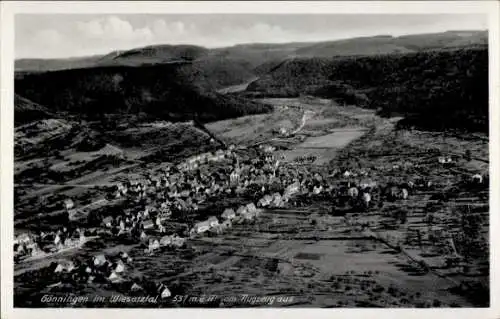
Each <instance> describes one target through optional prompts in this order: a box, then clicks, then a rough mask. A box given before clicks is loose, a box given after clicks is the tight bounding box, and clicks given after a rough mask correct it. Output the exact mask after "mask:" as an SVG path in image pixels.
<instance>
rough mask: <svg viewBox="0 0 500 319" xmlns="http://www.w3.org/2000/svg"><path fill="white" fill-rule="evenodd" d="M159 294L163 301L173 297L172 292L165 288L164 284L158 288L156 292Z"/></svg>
mask: <svg viewBox="0 0 500 319" xmlns="http://www.w3.org/2000/svg"><path fill="white" fill-rule="evenodd" d="M156 291H157V292H158V294H159V295H160V297H161V298H162V299H164V298H168V297H171V296H172V293H171V292H170V290H169V289H168V288H167V286H165V285H164V284H160V285H158V288H157V290H156Z"/></svg>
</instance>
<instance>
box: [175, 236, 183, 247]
mask: <svg viewBox="0 0 500 319" xmlns="http://www.w3.org/2000/svg"><path fill="white" fill-rule="evenodd" d="M185 243H186V239H185V238H182V237H179V236H174V237H172V245H173V246H175V247H182V246H184V244H185Z"/></svg>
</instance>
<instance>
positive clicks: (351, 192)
mask: <svg viewBox="0 0 500 319" xmlns="http://www.w3.org/2000/svg"><path fill="white" fill-rule="evenodd" d="M347 195H348V196H349V197H351V198H356V197H358V195H359V191H358V189H357V188H356V187H351V188H349V189H348V190H347Z"/></svg>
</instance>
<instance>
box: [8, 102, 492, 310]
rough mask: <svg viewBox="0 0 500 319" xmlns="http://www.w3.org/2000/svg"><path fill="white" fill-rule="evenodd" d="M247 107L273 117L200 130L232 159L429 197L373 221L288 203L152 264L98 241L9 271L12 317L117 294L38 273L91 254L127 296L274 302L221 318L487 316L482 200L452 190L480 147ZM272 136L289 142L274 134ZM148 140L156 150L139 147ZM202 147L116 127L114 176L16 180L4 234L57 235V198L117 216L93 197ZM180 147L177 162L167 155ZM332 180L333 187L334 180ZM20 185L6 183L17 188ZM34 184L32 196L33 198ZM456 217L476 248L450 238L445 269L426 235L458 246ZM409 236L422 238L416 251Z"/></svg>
mask: <svg viewBox="0 0 500 319" xmlns="http://www.w3.org/2000/svg"><path fill="white" fill-rule="evenodd" d="M259 102H260V103H266V104H270V105H272V106H273V107H274V109H275V111H274V112H273V113H269V114H260V115H249V116H244V117H240V118H237V119H230V120H224V121H218V122H213V123H210V124H208V125H207V128H208V129H209V130H210V131H212V132H213V133H214V134H215V135H216V136H218V137H220V138H221V139H223V140H224V141H225V142H227V143H232V144H235V145H236V146H237V147H239V148H242V149H245V148H250V147H251V146H254V145H259V144H265V145H273V146H275V147H276V150H275V151H274V155H275V156H276V157H277V158H281V157H282V156H284V158H282V162H283V163H282V165H292V166H293V165H295V166H296V167H297V169H299V168H306V169H310V170H311V174H312V171H313V170H327V171H329V172H331V171H334V170H335V169H338V170H341V171H344V170H351V171H353V172H354V171H362V170H364V171H366V172H367V176H366V178H369V179H372V180H374V181H376V182H377V183H378V184H381V185H382V184H386V183H388V182H399V183H401V182H407V181H408V180H410V179H415V178H426V179H428V180H429V181H432V182H433V186H432V188H430V189H422V190H415V191H414V192H412V193H411V194H410V196H409V197H408V199H406V200H397V201H395V202H385V203H384V205H383V206H382V207H370V208H369V209H368V210H367V211H364V212H347V213H345V212H338V211H336V209H335V205H334V204H333V202H332V200H331V199H330V198H328V196H327V195H325V196H323V195H322V194H319V195H313V194H307V195H301V196H299V197H298V198H297V200H296V203H295V206H293V205H289V206H287V207H284V208H280V209H267V210H264V212H263V214H262V215H261V217H260V218H259V219H258V220H256V221H253V222H251V223H247V224H241V225H240V224H235V225H234V226H233V227H232V228H231V229H229V230H227V231H226V232H224V233H223V234H222V235H219V236H213V237H212V236H202V237H200V238H196V239H190V240H188V242H187V244H186V246H185V247H184V248H180V249H175V250H172V249H160V250H158V251H155V252H153V253H151V254H149V253H145V252H144V251H143V250H144V245H141V244H139V243H137V242H134V241H133V240H131V239H130V238H127V236H125V237H113V236H105V235H103V236H102V237H101V238H99V239H97V240H95V241H91V242H89V243H87V244H85V246H84V247H83V248H81V249H77V250H74V251H70V252H67V253H65V254H62V255H59V256H57V257H54V258H53V259H48V260H43V261H39V262H34V263H31V264H22V263H21V264H17V265H16V266H15V273H16V276H15V278H14V281H15V285H14V286H15V287H14V290H15V298H14V302H15V305H16V306H21V307H24V306H27V307H38V306H44V305H43V304H42V303H40V297H41V296H42V295H43V294H46V293H49V292H50V293H51V294H58V293H63V292H64V291H71V292H72V293H74V294H77V295H89V296H92V295H96V294H101V295H111V294H123V295H128V294H130V290H129V288H128V287H126V286H125V285H120V284H109V283H98V282H95V283H88V284H83V285H82V284H73V283H71V281H68V280H65V279H61V278H59V277H57V276H53V274H52V273H50V272H48V271H47V266H48V264H50V262H52V261H57V260H59V259H63V258H69V257H71V258H75V259H76V260H81V261H83V260H87V259H88V258H90V257H91V256H93V255H96V254H98V253H105V254H112V253H115V252H119V251H127V252H128V254H129V255H130V256H132V257H133V262H132V263H131V264H130V265H127V268H126V272H125V273H124V275H123V277H124V279H125V280H126V281H127V282H131V281H134V280H137V278H141V280H142V279H146V280H149V281H152V282H156V283H160V282H161V283H166V285H167V286H168V287H169V288H170V290H171V291H172V294H173V295H189V296H201V295H217V296H219V297H220V296H227V295H228V294H229V293H230V294H233V295H244V294H248V295H259V296H277V295H279V296H281V298H282V299H280V300H274V301H273V302H271V301H270V299H266V300H265V301H262V302H261V303H260V304H259V303H257V302H256V304H251V302H250V303H249V302H240V303H238V302H236V301H234V300H226V301H225V302H224V304H223V305H222V306H225V307H231V306H283V307H294V306H295V307H431V306H433V307H450V306H452V307H468V306H476V307H483V306H487V305H488V303H489V301H488V300H489V298H488V295H487V294H488V292H487V291H488V288H487V283H488V278H489V260H488V239H487V238H488V236H489V233H488V229H489V224H488V212H489V206H488V188H487V186H485V187H483V188H480V189H472V188H470V187H469V186H467V184H466V183H465V182H464V181H465V180H467V178H468V177H469V176H471V175H473V174H476V173H484V172H487V169H488V139H487V137H485V136H470V135H469V136H461V135H456V134H455V135H453V134H451V133H450V134H449V135H448V136H447V135H446V134H443V133H441V134H438V133H431V132H425V131H417V130H396V129H395V122H396V121H395V120H394V119H383V118H380V117H378V116H376V115H375V114H374V111H372V110H365V109H361V108H357V107H354V106H342V105H338V104H336V103H334V102H331V101H329V100H325V99H315V98H310V97H300V98H293V99H292V98H290V99H260V100H259ZM282 127H284V128H285V129H286V130H288V132H292V133H293V134H289V135H288V136H280V135H279V134H276V130H278V129H280V128H282ZM161 134H164V135H161ZM146 137H148V138H146ZM149 137H151V138H156V139H157V140H156V141H154V142H151V140H149ZM172 137H176V138H174V139H173V140H177V143H175V141H171V142H170V143H172V145H170V144H168V143H165V144H163V145H161V147H154V144H158V143H157V141H159V140H163V141H167V140H172ZM188 137H193V142H192V144H191V146H188V147H186V146H185V145H188V144H186V143H184V141H182V140H181V141H179V140H178V139H180V138H184V139H186V140H187V139H188ZM194 137H196V138H194ZM141 140H145V141H146V140H148V141H149V145H148V143H145V145H141ZM207 141H208V137H207V136H206V135H204V134H202V133H200V131H199V130H196V129H194V128H192V127H190V126H189V125H187V126H186V125H184V124H176V125H174V126H171V125H166V124H165V125H158V124H151V125H149V126H145V127H144V126H142V127H141V126H140V127H128V128H126V129H125V130H122V131H120V132H118V133H116V137H115V141H114V143H115V144H113V145H119V149H120V150H121V151H122V152H123V154H124V158H125V160H124V161H123V162H120V163H117V165H116V167H114V168H113V169H103V170H102V171H99V170H95V171H94V173H91V174H89V173H84V172H82V173H83V174H82V176H78V177H77V178H75V179H68V180H66V181H64V182H61V183H56V182H54V181H52V182H47V181H44V180H39V181H33V180H29V182H30V183H33V184H32V185H31V186H26V185H24V186H21V185H19V186H18V187H16V192H18V195H17V196H16V206H15V209H16V213H15V218H16V232H19V231H22V230H25V229H33V228H44V227H47V228H50V226H51V225H58V224H61V223H63V222H64V218H63V217H61V216H60V215H62V212H63V210H62V209H61V208H59V207H58V206H57V203H58V202H60V200H61V199H62V198H65V196H71V198H73V199H74V201H75V203H76V205H89V204H91V203H93V202H98V205H97V207H93V208H92V207H91V210H94V209H95V210H98V209H103V208H104V209H106V208H109V207H111V206H114V207H118V209H121V210H126V209H129V208H128V207H126V206H124V204H123V201H120V200H116V199H104V197H105V194H106V190H105V188H104V187H105V186H106V185H113V184H114V183H115V182H116V181H118V180H121V179H123V178H125V177H126V176H127V177H129V178H131V176H141V175H143V174H146V173H149V172H154V171H155V170H157V169H159V168H161V167H162V165H163V164H164V163H165V162H174V163H175V162H177V161H178V160H180V159H182V158H185V157H187V156H189V155H191V154H197V153H202V152H203V151H202V149H203V148H202V147H201V145H205V149H207V150H209V149H210V143H208V142H207ZM182 143H184V147H183V148H182V151H183V152H180V151H179V150H180V149H181V146H180V145H182ZM176 145H177V146H176ZM466 150H470V151H471V152H472V153H473V159H471V160H470V161H466V160H464V159H463V153H464V152H465V151H466ZM92 152H95V151H92ZM92 152H75V151H74V150H72V149H69V150H68V151H67V153H68V154H66V153H64V152H63V153H62V156H63V158H64V160H57V159H56V158H55V157H52V156H50V157H44V156H43V155H42V154H40V153H39V154H38V157H39V158H40V159H43V160H45V162H46V166H45V167H50V168H51V169H58V170H60V169H61V168H62V167H69V166H68V165H69V164H68V162H71V161H74V160H79V161H84V160H86V159H88V158H89V157H92V154H93V153H92ZM438 154H449V155H450V156H451V155H453V156H456V157H457V160H455V161H454V163H453V164H452V165H448V166H443V165H442V164H441V163H439V162H438V160H437V157H438ZM313 155H314V156H316V158H315V159H314V160H312V161H309V162H298V161H297V158H299V157H307V156H313ZM31 161H32V159H26V160H17V161H16V168H18V172H17V174H21V173H22V171H23V170H25V169H27V168H29V167H32V166H33V165H35V164H34V162H31ZM40 177H41V176H40ZM332 180H335V181H342V180H345V178H343V177H342V176H337V177H332ZM21 182H22V181H21V180H18V178H17V177H16V183H19V184H21ZM28 184H29V183H28ZM37 184H40V186H41V187H39V188H37V187H35V185H37ZM68 185H71V186H68ZM97 186H99V187H97ZM80 198H81V199H80ZM246 201H248V198H245V197H244V196H243V195H241V196H234V198H231V197H229V196H228V198H218V199H214V201H213V202H211V203H210V205H208V204H207V205H208V206H207V208H206V210H204V211H203V212H200V214H203V216H206V215H216V214H217V212H219V211H220V210H221V209H222V208H223V207H227V206H231V205H233V206H236V205H237V204H238V203H245V202H246ZM39 207H42V208H39ZM402 211H404V212H405V214H406V215H405V216H406V221H405V222H399V220H398V218H399V217H398V216H399V215H398V214H400V212H402ZM430 215H433V218H430V217H429V216H430ZM58 216H59V217H58ZM203 216H195V217H194V218H199V219H202V217H203ZM468 216H469V217H470V216H479V217H480V219H479V221H477V223H478V227H479V229H478V230H477V229H476V230H471V232H474V231H475V233H474V234H475V235H476V238H475V239H477V242H474V243H471V242H469V241H467V239H463V238H462V239H460V238H457V239H456V241H455V243H456V244H455V245H456V247H455V248H456V250H457V251H458V253H460V254H461V255H463V256H465V259H466V264H464V265H459V266H456V265H455V266H453V267H447V266H446V259H447V257H449V256H450V255H451V254H452V253H450V247H449V245H448V244H447V243H448V242H447V238H445V236H442V237H439V236H434V237H432V236H429V234H431V233H432V231H434V230H435V229H438V228H439V229H442V230H444V231H445V232H446V233H450V234H455V235H456V234H459V233H461V232H462V233H463V232H464V227H465V226H464V222H463V221H464V220H466V219H467V218H468ZM58 218H59V219H58ZM169 223H170V224H169V227H171V228H172V229H181V228H183V227H184V221H183V220H180V219H179V220H176V219H175V218H172V220H170V221H169ZM415 233H418V234H420V236H421V237H420V238H419V239H415V236H414V234H415ZM151 235H154V233H151ZM473 245H476V246H473ZM471 247H476V248H477V247H479V248H477V249H472V248H471ZM51 285H52V286H51ZM485 286H486V288H485ZM464 287H465V288H464ZM471 287H479V288H477V290H473V289H472V288H471ZM240 301H241V300H240ZM220 302H221V300H218V299H217V300H212V299H210V300H209V301H206V302H205V301H201V300H190V299H188V300H183V301H182V302H179V301H178V300H175V299H174V300H172V299H168V300H165V301H162V302H160V303H156V304H154V305H152V306H153V307H162V306H164V307H175V306H208V307H213V306H220V305H221V304H220ZM88 305H92V303H89V304H88ZM45 306H46V305H45ZM59 306H60V305H59ZM76 306H83V305H76ZM105 306H109V307H113V306H116V305H112V304H107V305H105ZM120 306H123V305H120ZM129 306H130V305H129ZM149 307H151V305H149Z"/></svg>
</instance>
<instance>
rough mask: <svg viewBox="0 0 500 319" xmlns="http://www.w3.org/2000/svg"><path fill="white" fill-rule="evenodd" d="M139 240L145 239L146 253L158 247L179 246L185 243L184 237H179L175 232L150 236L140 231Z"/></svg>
mask: <svg viewBox="0 0 500 319" xmlns="http://www.w3.org/2000/svg"><path fill="white" fill-rule="evenodd" d="M140 238H141V240H142V241H147V242H148V246H147V248H145V249H144V252H146V253H152V252H154V251H155V250H158V249H160V248H161V247H169V248H181V247H183V246H184V245H185V243H186V238H183V237H180V236H178V235H177V234H173V235H166V236H163V237H161V238H160V239H158V238H150V236H148V235H146V233H144V232H142V233H141V237H140Z"/></svg>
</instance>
